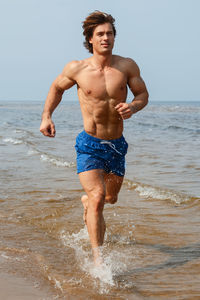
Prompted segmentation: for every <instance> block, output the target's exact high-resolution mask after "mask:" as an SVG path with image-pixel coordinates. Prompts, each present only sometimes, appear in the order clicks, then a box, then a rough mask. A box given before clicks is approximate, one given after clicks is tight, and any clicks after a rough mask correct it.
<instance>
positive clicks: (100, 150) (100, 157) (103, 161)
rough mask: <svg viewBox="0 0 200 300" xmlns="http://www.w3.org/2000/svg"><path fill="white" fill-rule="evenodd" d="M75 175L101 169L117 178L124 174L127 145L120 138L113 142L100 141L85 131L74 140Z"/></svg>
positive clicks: (122, 138)
mask: <svg viewBox="0 0 200 300" xmlns="http://www.w3.org/2000/svg"><path fill="white" fill-rule="evenodd" d="M75 149H76V152H77V173H78V174H79V173H81V172H85V171H89V170H94V169H103V170H104V171H105V172H106V173H113V174H116V175H118V176H124V174H125V155H126V153H127V150H128V144H127V142H126V141H125V139H124V137H123V136H121V137H120V138H118V139H114V140H102V139H99V138H96V137H93V136H92V135H89V134H88V133H86V132H85V131H82V132H81V133H80V134H79V135H78V136H77V138H76V145H75Z"/></svg>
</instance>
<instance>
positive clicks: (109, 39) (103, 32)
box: [90, 23, 115, 54]
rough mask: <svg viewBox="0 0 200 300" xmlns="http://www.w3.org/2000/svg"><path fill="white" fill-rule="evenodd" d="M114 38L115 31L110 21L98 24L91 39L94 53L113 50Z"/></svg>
mask: <svg viewBox="0 0 200 300" xmlns="http://www.w3.org/2000/svg"><path fill="white" fill-rule="evenodd" d="M114 40H115V37H114V32H113V28H112V25H111V24H110V23H104V24H101V25H98V26H97V27H96V28H95V30H94V32H93V36H92V37H91V39H90V43H91V44H92V46H93V53H94V52H97V53H99V54H103V53H108V52H112V49H113V46H114Z"/></svg>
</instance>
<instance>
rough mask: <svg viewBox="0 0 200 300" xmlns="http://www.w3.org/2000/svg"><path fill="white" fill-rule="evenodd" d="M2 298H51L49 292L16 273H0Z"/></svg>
mask: <svg viewBox="0 0 200 300" xmlns="http://www.w3.org/2000/svg"><path fill="white" fill-rule="evenodd" d="M0 291H1V292H0V298H1V299H2V300H47V299H48V300H50V298H49V297H48V295H47V293H45V292H44V291H43V290H41V289H39V288H37V287H36V286H33V285H32V283H30V282H29V281H27V280H25V279H24V278H20V277H18V276H15V275H11V274H6V273H0Z"/></svg>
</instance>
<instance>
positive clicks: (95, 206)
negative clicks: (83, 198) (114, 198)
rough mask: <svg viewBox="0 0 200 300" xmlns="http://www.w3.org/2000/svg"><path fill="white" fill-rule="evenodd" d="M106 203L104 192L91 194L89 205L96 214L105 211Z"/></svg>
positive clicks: (97, 191)
mask: <svg viewBox="0 0 200 300" xmlns="http://www.w3.org/2000/svg"><path fill="white" fill-rule="evenodd" d="M104 202H105V193H104V191H100V190H95V191H92V192H91V193H90V195H89V203H88V205H89V206H90V208H91V209H92V210H94V211H95V212H97V213H98V212H100V211H102V210H103V207H104Z"/></svg>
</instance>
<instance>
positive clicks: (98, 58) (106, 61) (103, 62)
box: [92, 53, 113, 69]
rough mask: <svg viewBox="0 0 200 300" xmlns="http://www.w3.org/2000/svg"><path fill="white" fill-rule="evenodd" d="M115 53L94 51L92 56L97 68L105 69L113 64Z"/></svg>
mask: <svg viewBox="0 0 200 300" xmlns="http://www.w3.org/2000/svg"><path fill="white" fill-rule="evenodd" d="M112 60H113V55H112V53H109V54H104V55H99V54H96V53H94V54H93V56H92V62H93V63H94V65H95V66H96V67H97V68H100V69H104V68H105V67H110V66H111V65H112Z"/></svg>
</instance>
